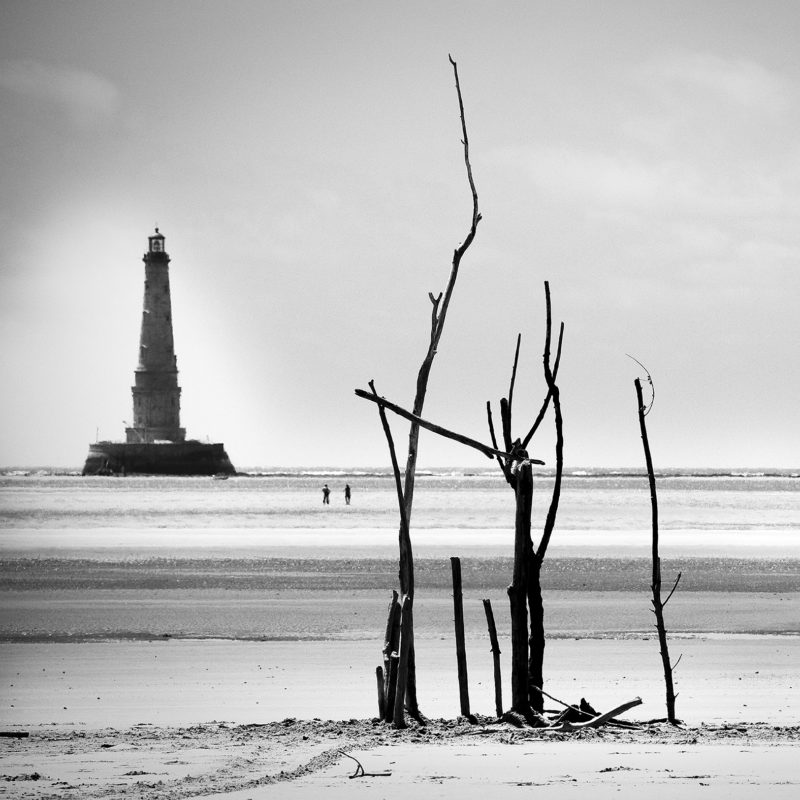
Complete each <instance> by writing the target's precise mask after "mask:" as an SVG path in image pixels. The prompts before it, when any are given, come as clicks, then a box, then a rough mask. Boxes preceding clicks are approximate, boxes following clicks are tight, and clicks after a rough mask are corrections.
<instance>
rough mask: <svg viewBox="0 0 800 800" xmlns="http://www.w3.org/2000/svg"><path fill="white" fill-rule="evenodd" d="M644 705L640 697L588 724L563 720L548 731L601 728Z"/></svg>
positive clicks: (595, 718)
mask: <svg viewBox="0 0 800 800" xmlns="http://www.w3.org/2000/svg"><path fill="white" fill-rule="evenodd" d="M641 704H642V699H641V698H640V697H635V698H634V699H633V700H629V701H628V702H627V703H623V704H622V705H621V706H617V707H616V708H612V709H611V711H606V712H605V713H603V714H598V716H596V717H593V718H592V719H589V720H586V722H570V721H569V720H566V719H565V720H563V721H562V722H559V723H558V724H556V725H551V726H550V727H548V728H547V730H548V731H556V732H569V731H580V730H583V729H584V728H599V727H600V726H601V725H604V724H605V723H606V722H609V721H610V720H612V719H614V717H618V716H619V715H620V714H624V713H625V712H626V711H628V709H631V708H634V707H635V706H640V705H641Z"/></svg>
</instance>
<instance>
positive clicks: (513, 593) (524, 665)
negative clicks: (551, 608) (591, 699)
mask: <svg viewBox="0 0 800 800" xmlns="http://www.w3.org/2000/svg"><path fill="white" fill-rule="evenodd" d="M511 469H512V471H513V473H514V475H515V476H516V482H515V487H514V493H515V497H516V517H515V522H514V573H513V577H512V579H511V585H510V586H509V587H508V599H509V601H510V604H511V709H512V710H513V711H516V712H518V713H519V714H523V715H524V716H525V717H526V718H527V717H528V716H529V715H530V703H529V701H528V606H527V588H528V551H529V548H530V539H531V507H532V505H533V474H532V470H531V464H530V461H527V460H523V461H517V462H515V463H514V464H513V465H512V467H511Z"/></svg>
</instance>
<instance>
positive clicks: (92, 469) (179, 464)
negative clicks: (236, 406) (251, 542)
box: [83, 228, 236, 476]
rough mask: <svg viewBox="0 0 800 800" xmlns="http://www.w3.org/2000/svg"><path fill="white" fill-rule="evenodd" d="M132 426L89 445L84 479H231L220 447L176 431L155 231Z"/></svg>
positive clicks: (167, 311) (164, 258)
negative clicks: (117, 437) (118, 438)
mask: <svg viewBox="0 0 800 800" xmlns="http://www.w3.org/2000/svg"><path fill="white" fill-rule="evenodd" d="M131 391H132V392H133V421H132V424H131V425H130V426H128V427H126V428H125V441H124V442H113V441H98V442H95V443H94V444H90V445H89V455H88V456H87V457H86V462H85V464H84V466H83V474H84V475H132V474H146V475H216V476H226V475H235V474H236V470H235V469H234V467H233V464H231V460H230V459H229V458H228V454H227V453H226V452H225V445H223V444H222V443H221V442H200V441H198V440H197V439H187V438H186V430H185V429H184V428H181V389H180V387H179V386H178V362H177V360H176V358H175V343H174V341H173V338H172V300H171V298H170V291H169V256H168V255H167V251H166V248H165V247H164V236H163V234H161V233H160V232H159V230H158V228H156V230H155V233H154V234H153V235H152V236H149V237H148V247H147V252H146V253H145V254H144V303H143V306H142V327H141V331H140V332H139V361H138V363H137V365H136V371H135V372H134V385H133V386H132V387H131ZM126 425H127V423H126Z"/></svg>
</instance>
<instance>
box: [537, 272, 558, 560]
mask: <svg viewBox="0 0 800 800" xmlns="http://www.w3.org/2000/svg"><path fill="white" fill-rule="evenodd" d="M544 294H545V304H546V306H547V334H546V336H545V347H544V355H543V359H542V360H543V363H544V376H545V380H546V381H547V388H548V390H549V394H550V395H551V397H552V398H553V411H554V412H555V424H556V474H555V479H554V481H553V494H552V497H551V500H550V507H549V509H548V510H547V518H546V519H545V523H544V530H543V532H542V538H541V541H540V542H539V547H538V548H537V550H536V554H535V558H536V560H537V561H538V562H539V563H540V564H541V562H542V561H543V560H544V556H545V553H546V552H547V546H548V545H549V544H550V537H551V536H552V535H553V529H554V528H555V524H556V515H557V513H558V502H559V499H560V497H561V478H562V475H563V472H564V432H563V427H564V426H563V420H562V417H561V393H560V391H559V388H558V384H556V379H555V372H554V370H553V368H552V366H551V364H550V332H551V330H552V310H551V306H550V284H549V283H548V282H547V281H545V282H544ZM563 335H564V323H563V322H562V323H561V327H560V332H559V336H558V350H559V353H560V351H561V340H562V338H563Z"/></svg>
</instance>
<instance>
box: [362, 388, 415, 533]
mask: <svg viewBox="0 0 800 800" xmlns="http://www.w3.org/2000/svg"><path fill="white" fill-rule="evenodd" d="M369 388H370V389H372V394H373V395H374V396H375V397H378V393H377V392H376V391H375V381H370V382H369ZM378 414H379V415H380V418H381V425H382V426H383V432H384V434H385V436H386V444H387V445H388V446H389V456H390V457H391V459H392V472H393V473H394V482H395V486H396V488H397V503H398V505H399V506H400V526H401V530H403V531H405V532H406V533H408V520H407V519H406V505H405V502H404V501H403V485H402V478H401V473H400V465H399V464H398V463H397V452H396V451H395V448H394V439H393V438H392V430H391V428H390V427H389V421H388V420H387V419H386V412H385V411H384V409H383V406H382V405H381V404H380V403H378Z"/></svg>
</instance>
